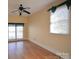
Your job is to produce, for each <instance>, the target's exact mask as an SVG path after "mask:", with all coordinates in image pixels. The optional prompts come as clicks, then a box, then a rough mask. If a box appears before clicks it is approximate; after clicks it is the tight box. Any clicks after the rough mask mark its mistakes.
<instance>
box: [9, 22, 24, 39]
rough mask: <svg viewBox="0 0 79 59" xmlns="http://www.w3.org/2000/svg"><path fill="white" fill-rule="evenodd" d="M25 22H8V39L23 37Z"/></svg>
mask: <svg viewBox="0 0 79 59" xmlns="http://www.w3.org/2000/svg"><path fill="white" fill-rule="evenodd" d="M23 27H24V24H23V23H9V24H8V39H9V40H14V39H23Z"/></svg>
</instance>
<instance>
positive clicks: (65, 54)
mask: <svg viewBox="0 0 79 59" xmlns="http://www.w3.org/2000/svg"><path fill="white" fill-rule="evenodd" d="M30 41H32V42H34V43H35V44H37V45H39V46H41V47H43V48H44V49H46V50H48V51H50V52H52V53H54V54H56V55H58V56H60V57H62V58H63V59H70V55H69V53H64V52H60V51H59V50H57V49H49V48H48V47H47V46H45V45H42V44H38V43H37V42H35V41H34V40H30Z"/></svg>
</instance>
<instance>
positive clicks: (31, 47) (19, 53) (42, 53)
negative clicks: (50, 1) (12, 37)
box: [8, 41, 61, 59]
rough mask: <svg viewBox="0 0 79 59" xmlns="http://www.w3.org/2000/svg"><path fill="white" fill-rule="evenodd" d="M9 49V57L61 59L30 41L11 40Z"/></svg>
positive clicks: (14, 58)
mask: <svg viewBox="0 0 79 59" xmlns="http://www.w3.org/2000/svg"><path fill="white" fill-rule="evenodd" d="M8 50H9V55H8V59H61V57H59V56H57V55H55V54H53V53H51V52H49V51H47V50H45V49H43V48H41V47H39V46H37V45H36V44H34V43H32V42H30V41H24V42H22V41H21V42H11V43H9V44H8Z"/></svg>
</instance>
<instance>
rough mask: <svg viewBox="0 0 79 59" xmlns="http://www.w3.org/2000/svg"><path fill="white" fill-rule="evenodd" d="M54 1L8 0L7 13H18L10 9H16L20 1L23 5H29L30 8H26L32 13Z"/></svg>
mask: <svg viewBox="0 0 79 59" xmlns="http://www.w3.org/2000/svg"><path fill="white" fill-rule="evenodd" d="M54 1H56V0H8V10H9V11H8V12H9V15H18V12H15V13H11V11H13V10H16V9H17V8H18V6H19V4H20V3H22V4H23V6H24V7H30V8H31V9H27V10H28V11H30V12H31V14H33V13H35V12H37V11H39V10H40V9H42V8H43V7H45V6H46V5H47V4H49V3H51V2H54ZM24 15H27V14H24Z"/></svg>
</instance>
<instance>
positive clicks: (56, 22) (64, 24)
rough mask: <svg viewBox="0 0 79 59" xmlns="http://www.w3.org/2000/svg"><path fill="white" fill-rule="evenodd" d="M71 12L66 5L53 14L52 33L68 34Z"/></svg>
mask: <svg viewBox="0 0 79 59" xmlns="http://www.w3.org/2000/svg"><path fill="white" fill-rule="evenodd" d="M68 21H69V10H68V9H67V6H66V5H63V6H61V7H59V8H57V9H56V11H55V12H54V13H52V12H51V17H50V33H56V34H68V32H69V24H68Z"/></svg>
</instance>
